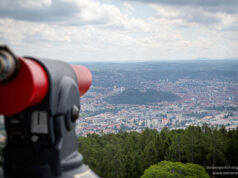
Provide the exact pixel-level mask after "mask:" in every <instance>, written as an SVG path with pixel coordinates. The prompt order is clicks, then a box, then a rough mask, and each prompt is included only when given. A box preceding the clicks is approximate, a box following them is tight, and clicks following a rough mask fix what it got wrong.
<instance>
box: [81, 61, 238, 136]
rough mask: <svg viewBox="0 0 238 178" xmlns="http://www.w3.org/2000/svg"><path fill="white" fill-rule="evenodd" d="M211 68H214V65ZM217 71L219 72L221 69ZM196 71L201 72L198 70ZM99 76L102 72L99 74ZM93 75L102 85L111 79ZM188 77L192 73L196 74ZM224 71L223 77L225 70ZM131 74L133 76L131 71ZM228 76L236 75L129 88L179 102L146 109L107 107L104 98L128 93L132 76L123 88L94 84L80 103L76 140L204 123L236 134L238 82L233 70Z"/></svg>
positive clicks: (161, 81) (153, 82)
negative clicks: (171, 96) (173, 96)
mask: <svg viewBox="0 0 238 178" xmlns="http://www.w3.org/2000/svg"><path fill="white" fill-rule="evenodd" d="M214 63H215V62H214ZM236 63H237V62H236ZM140 65H142V64H140ZM145 65H146V64H145ZM156 65H160V64H159V63H158V64H156ZM169 65H171V64H169ZM222 65H223V64H222ZM179 66H180V65H177V66H176V64H175V68H177V67H178V68H179ZM185 66H186V64H185ZM211 66H213V67H214V65H213V64H212V65H211ZM218 66H219V67H221V66H220V65H218ZM218 66H217V67H218ZM155 68H156V67H155ZM198 68H199V71H200V70H201V68H200V67H198ZM202 68H203V67H202ZM101 70H102V69H101ZM104 70H105V69H104ZM126 70H127V72H128V71H130V69H126ZM131 70H134V69H131ZM145 70H147V67H145ZM151 70H153V69H151ZM155 70H157V69H155ZM164 70H166V69H164ZM189 70H190V69H189ZM195 70H198V69H195ZM208 70H210V69H209V67H207V69H206V70H205V71H204V73H206V71H208ZM219 70H220V69H219ZM97 71H100V70H98V69H97ZM106 71H107V69H106ZM106 71H105V73H106ZM119 71H120V72H119ZM176 71H177V69H176ZM186 71H187V70H185V73H186ZM92 72H93V74H94V80H98V79H100V80H105V81H104V82H106V81H107V80H108V81H109V80H112V79H111V78H110V77H112V75H109V76H108V77H107V78H102V76H101V75H100V76H97V74H98V73H97V72H96V73H94V68H93V69H92ZM100 72H101V71H100ZM114 72H115V71H114ZM170 72H171V70H170ZM173 72H174V71H172V73H173ZM191 72H192V73H195V72H194V71H191ZM225 72H226V73H227V70H226V71H225ZM116 73H117V76H123V71H121V70H120V69H118V71H117V72H116ZM131 73H133V72H132V71H131ZM232 74H233V75H234V76H233V75H232V76H230V74H229V79H227V80H226V79H225V78H226V76H225V75H223V74H219V76H221V75H223V78H218V77H217V76H218V74H217V75H216V76H215V77H210V76H208V77H207V79H204V78H203V76H201V79H199V78H197V77H195V79H194V77H191V76H190V77H188V75H190V73H189V74H188V75H186V76H184V77H180V76H178V78H176V79H169V78H166V77H165V78H164V79H163V78H160V79H158V80H152V79H151V80H147V81H144V80H143V81H139V82H136V83H137V85H133V88H137V89H138V90H140V91H142V92H143V91H146V90H148V89H153V90H156V91H158V92H159V91H167V92H171V93H173V94H176V95H177V96H179V97H180V99H179V100H176V101H162V102H157V103H150V104H110V103H108V102H107V101H106V98H108V97H110V96H115V95H118V94H120V93H123V92H125V91H126V90H127V89H129V88H132V86H129V87H128V82H129V83H130V76H129V77H128V78H127V79H128V81H127V83H125V86H123V82H122V83H120V84H119V85H116V83H113V82H112V83H113V85H111V86H107V87H102V86H100V84H99V83H97V81H96V82H95V85H94V84H93V86H92V87H91V89H90V91H89V92H88V93H87V95H86V97H83V98H82V99H81V114H80V118H79V120H78V124H77V127H76V132H77V134H78V135H83V136H86V135H87V134H90V133H97V134H102V133H118V132H120V131H137V132H141V131H142V130H144V129H145V128H151V129H156V130H158V131H160V130H161V129H162V128H164V127H168V128H169V129H184V128H186V127H188V126H189V125H195V126H202V125H203V124H207V125H208V126H209V127H222V126H225V127H226V128H227V129H235V128H236V127H237V126H238V82H237V73H236V72H235V73H234V71H233V72H232ZM139 75H140V74H139ZM206 75H207V74H206ZM209 75H211V74H209ZM224 76H225V77H224ZM134 77H135V76H133V77H132V78H134ZM155 77H156V76H155ZM139 78H140V77H139ZM114 80H116V79H114ZM131 82H132V83H133V82H135V81H131ZM138 97H140V96H138Z"/></svg>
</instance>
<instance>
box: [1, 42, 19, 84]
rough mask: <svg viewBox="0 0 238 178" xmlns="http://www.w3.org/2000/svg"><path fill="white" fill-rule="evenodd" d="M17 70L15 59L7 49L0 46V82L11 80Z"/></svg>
mask: <svg viewBox="0 0 238 178" xmlns="http://www.w3.org/2000/svg"><path fill="white" fill-rule="evenodd" d="M16 70H17V59H16V57H15V56H14V55H13V54H12V53H11V52H10V50H9V49H8V48H7V47H5V46H4V47H2V46H0V82H3V81H6V80H7V79H9V78H11V77H12V76H13V75H14V73H15V71H16Z"/></svg>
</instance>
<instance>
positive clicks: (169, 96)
mask: <svg viewBox="0 0 238 178" xmlns="http://www.w3.org/2000/svg"><path fill="white" fill-rule="evenodd" d="M179 99H180V97H179V96H178V95H175V94H173V93H171V92H164V91H160V92H157V91H155V90H151V89H149V90H146V91H140V90H138V89H127V90H125V91H123V92H122V93H120V94H118V95H114V96H109V97H107V98H105V101H107V102H108V103H110V104H140V105H144V104H151V103H157V102H162V101H176V100H179Z"/></svg>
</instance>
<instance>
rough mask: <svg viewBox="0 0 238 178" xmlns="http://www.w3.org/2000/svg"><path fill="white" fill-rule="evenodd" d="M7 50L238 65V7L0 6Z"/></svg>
mask: <svg viewBox="0 0 238 178" xmlns="http://www.w3.org/2000/svg"><path fill="white" fill-rule="evenodd" d="M0 44H6V45H8V46H9V47H10V48H11V49H12V50H13V51H14V52H15V53H16V54H17V55H26V56H34V57H44V58H51V59H59V60H63V61H67V62H80V61H83V62H86V61H101V62H105V61H151V60H192V59H204V58H208V59H224V58H226V59H227V58H238V0H37V1H35V0H0Z"/></svg>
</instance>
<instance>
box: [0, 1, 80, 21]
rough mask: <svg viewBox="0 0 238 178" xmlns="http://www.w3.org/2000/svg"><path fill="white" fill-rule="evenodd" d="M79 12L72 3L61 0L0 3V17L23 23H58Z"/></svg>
mask: <svg viewBox="0 0 238 178" xmlns="http://www.w3.org/2000/svg"><path fill="white" fill-rule="evenodd" d="M79 12H80V8H79V7H78V6H75V3H73V2H67V1H63V0H59V1H56V0H52V1H50V0H39V1H32V0H20V1H18V0H6V1H1V2H0V17H2V18H4V17H5V18H12V19H17V20H25V21H48V22H49V21H60V20H64V19H65V18H67V17H72V16H74V15H75V14H77V13H79Z"/></svg>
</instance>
